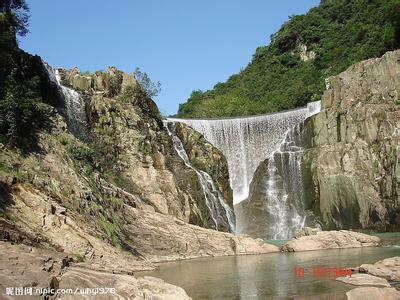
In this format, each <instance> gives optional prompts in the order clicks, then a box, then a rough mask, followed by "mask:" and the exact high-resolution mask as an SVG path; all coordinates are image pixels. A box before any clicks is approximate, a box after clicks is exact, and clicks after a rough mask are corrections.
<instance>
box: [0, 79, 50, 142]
mask: <svg viewBox="0 0 400 300" xmlns="http://www.w3.org/2000/svg"><path fill="white" fill-rule="evenodd" d="M14 76H15V75H14V74H11V75H9V76H8V77H7V81H6V84H5V92H4V98H3V99H0V142H2V143H6V144H9V145H11V146H15V147H19V148H21V149H23V150H30V149H31V148H32V147H34V146H35V145H36V143H37V136H36V132H37V130H40V129H43V128H46V127H47V126H48V125H49V118H48V116H49V114H50V110H49V106H48V105H47V104H45V103H43V102H42V98H41V97H40V96H39V94H38V93H37V90H38V82H39V78H38V77H34V78H33V79H31V80H29V81H23V82H21V81H20V80H16V78H15V77H14Z"/></svg>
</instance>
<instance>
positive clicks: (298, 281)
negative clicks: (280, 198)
mask: <svg viewBox="0 0 400 300" xmlns="http://www.w3.org/2000/svg"><path fill="white" fill-rule="evenodd" d="M399 255H400V248H399V247H392V246H387V247H371V248H355V249H341V250H338V249H334V250H323V251H309V252H297V253H273V254H264V255H250V256H233V257H218V258H205V259H195V260H188V261H179V262H171V263H163V264H161V265H160V268H159V269H157V270H154V271H148V272H138V273H137V274H136V275H138V276H145V275H147V276H155V277H159V278H162V279H164V280H165V281H166V282H168V283H171V284H175V285H178V286H180V287H182V288H184V289H185V290H186V292H187V293H188V294H189V296H191V297H193V299H270V298H282V299H287V298H296V299H302V298H303V297H307V298H309V297H310V296H314V297H316V298H315V299H320V297H322V295H324V297H326V298H324V299H345V298H343V297H345V296H344V295H345V292H346V291H348V290H350V289H352V288H354V286H350V285H346V284H343V283H340V282H337V281H335V280H334V279H332V278H330V277H327V276H323V277H315V276H314V275H313V268H314V267H324V268H325V267H332V268H348V267H355V266H359V265H361V264H363V263H374V262H376V261H378V260H381V259H384V258H388V257H393V256H399ZM295 268H297V269H298V268H304V276H296V275H295V272H294V270H295Z"/></svg>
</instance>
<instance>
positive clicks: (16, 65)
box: [0, 0, 51, 150]
mask: <svg viewBox="0 0 400 300" xmlns="http://www.w3.org/2000/svg"><path fill="white" fill-rule="evenodd" d="M28 12H29V9H28V6H27V5H26V3H25V1H24V0H9V1H1V2H0V142H1V143H4V144H7V145H10V146H13V147H19V148H20V149H22V150H31V149H32V148H33V147H35V146H36V145H37V136H36V133H37V132H38V131H39V130H42V129H45V128H47V127H48V125H49V120H50V119H49V115H50V112H51V110H50V107H49V106H48V105H47V104H45V103H44V101H43V98H42V96H41V94H42V86H41V83H40V78H39V77H38V76H37V74H35V71H36V70H37V68H35V67H37V66H33V65H32V64H34V63H33V62H32V61H31V60H30V59H29V58H30V56H29V55H28V54H26V53H24V52H23V51H22V50H20V49H19V48H18V44H17V40H16V36H17V35H19V36H24V35H25V34H26V33H27V32H28V29H27V26H28Z"/></svg>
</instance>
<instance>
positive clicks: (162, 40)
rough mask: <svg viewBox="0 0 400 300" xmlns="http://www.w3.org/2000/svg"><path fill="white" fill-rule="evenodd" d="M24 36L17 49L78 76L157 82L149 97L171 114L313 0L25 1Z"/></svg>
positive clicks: (231, 71) (237, 67) (223, 77)
mask: <svg viewBox="0 0 400 300" xmlns="http://www.w3.org/2000/svg"><path fill="white" fill-rule="evenodd" d="M27 2H28V4H29V5H30V9H31V15H32V16H31V19H30V33H29V34H28V35H27V36H26V37H24V38H20V46H21V48H22V49H24V50H26V51H27V52H30V53H32V54H38V55H40V56H41V57H42V58H43V59H44V60H46V61H47V62H48V63H49V64H50V65H52V66H54V67H65V68H72V67H74V66H76V67H78V68H79V69H80V70H81V71H96V70H105V69H107V67H108V66H116V67H118V68H119V69H121V70H123V71H125V72H128V73H132V72H133V70H134V69H135V68H136V67H140V69H141V70H142V71H144V72H146V73H148V74H149V76H150V78H152V80H153V81H160V82H161V84H162V87H161V88H162V90H161V93H160V95H159V96H158V97H156V98H155V99H154V100H155V101H156V102H157V104H158V106H159V108H160V110H161V112H162V113H163V114H164V115H170V114H174V113H176V112H177V110H178V105H179V103H182V102H185V101H186V99H187V98H188V97H189V95H190V94H191V92H192V91H193V90H197V89H201V90H207V89H210V88H212V87H213V86H214V85H215V84H216V83H217V82H223V81H225V80H226V79H227V78H228V77H229V76H230V75H232V74H234V73H237V72H239V71H240V69H241V68H244V67H245V66H246V65H247V64H248V63H249V62H250V60H251V57H252V55H253V53H254V52H255V50H256V48H257V47H258V46H262V45H266V44H268V43H269V37H270V35H271V34H272V33H274V32H276V31H277V30H278V29H279V28H280V26H281V25H282V24H283V23H284V22H285V21H287V20H288V16H290V15H294V14H304V13H306V12H307V11H308V10H309V9H310V8H311V7H314V6H316V5H318V3H319V1H318V0H301V1H294V0H280V1H265V0H251V1H241V0H218V1H216V0H201V1H188V0H170V1H164V0H146V1H139V0H134V1H132V0H131V1H129V0H120V1H98V0H97V1H94V0H85V1H81V0H69V1H54V0H40V1H34V0H27Z"/></svg>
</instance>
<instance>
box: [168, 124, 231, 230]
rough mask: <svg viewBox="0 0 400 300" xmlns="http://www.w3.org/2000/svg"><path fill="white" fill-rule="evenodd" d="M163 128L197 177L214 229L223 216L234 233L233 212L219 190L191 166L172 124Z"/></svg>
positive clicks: (207, 175) (207, 176)
mask: <svg viewBox="0 0 400 300" xmlns="http://www.w3.org/2000/svg"><path fill="white" fill-rule="evenodd" d="M164 126H165V128H166V129H167V131H168V134H169V135H170V136H171V137H172V142H173V145H174V148H175V150H176V152H177V153H178V155H179V157H180V158H181V159H182V160H183V162H184V163H185V165H186V166H187V167H188V168H190V169H192V170H193V171H194V172H195V173H196V175H197V178H198V180H199V183H200V186H201V190H202V192H203V195H204V200H205V204H206V206H207V209H208V211H209V213H210V216H211V219H212V221H213V223H214V227H215V229H216V230H218V228H219V227H220V225H221V223H223V222H225V219H224V218H223V216H225V218H226V220H227V221H228V224H227V225H229V229H230V231H231V232H235V216H234V213H233V210H232V209H231V208H230V207H229V205H228V204H227V203H226V202H225V199H224V198H223V196H222V194H221V192H220V191H219V189H218V188H217V187H216V186H215V184H214V181H213V180H212V178H211V176H210V175H209V174H208V173H206V172H204V171H202V170H197V169H196V168H195V167H193V166H192V164H191V163H190V161H189V157H188V155H187V153H186V151H185V148H184V147H183V145H182V142H181V140H180V139H179V137H178V136H177V135H176V134H175V124H174V122H170V121H164Z"/></svg>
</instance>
